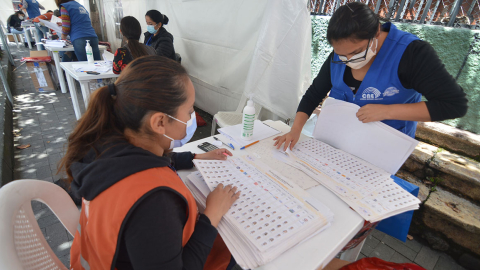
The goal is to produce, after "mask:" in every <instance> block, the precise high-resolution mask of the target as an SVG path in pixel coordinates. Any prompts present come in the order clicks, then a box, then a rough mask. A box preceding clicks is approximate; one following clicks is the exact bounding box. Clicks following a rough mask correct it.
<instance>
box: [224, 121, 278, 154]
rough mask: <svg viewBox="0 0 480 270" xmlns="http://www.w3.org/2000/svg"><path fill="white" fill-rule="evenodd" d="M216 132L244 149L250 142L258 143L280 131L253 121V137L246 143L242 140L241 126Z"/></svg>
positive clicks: (229, 127)
mask: <svg viewBox="0 0 480 270" xmlns="http://www.w3.org/2000/svg"><path fill="white" fill-rule="evenodd" d="M218 132H220V134H222V135H223V136H225V137H227V138H228V139H230V140H231V141H233V142H234V143H235V144H237V145H238V146H240V147H244V146H246V145H248V144H250V143H252V142H256V141H260V140H263V139H266V138H268V137H271V136H274V135H277V134H279V133H280V131H278V130H276V129H274V128H272V127H270V126H268V125H266V124H265V123H262V121H260V120H255V122H254V126H253V136H252V137H250V138H251V139H250V140H248V141H247V140H244V139H242V136H241V134H242V124H238V125H234V126H228V127H224V128H220V129H218Z"/></svg>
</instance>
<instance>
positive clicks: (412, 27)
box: [311, 16, 480, 134]
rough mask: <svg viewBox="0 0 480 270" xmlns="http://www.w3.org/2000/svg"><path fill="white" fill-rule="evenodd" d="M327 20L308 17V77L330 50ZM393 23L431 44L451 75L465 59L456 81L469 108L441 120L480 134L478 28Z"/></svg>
mask: <svg viewBox="0 0 480 270" xmlns="http://www.w3.org/2000/svg"><path fill="white" fill-rule="evenodd" d="M329 19H330V17H327V16H314V17H312V62H311V64H312V79H313V78H315V77H316V75H317V73H318V72H319V71H320V68H321V66H322V64H323V62H324V61H325V59H326V58H327V56H328V55H329V54H330V52H331V51H332V48H331V46H330V45H329V44H328V42H327V40H326V30H327V26H328V22H329ZM395 25H396V26H397V27H398V28H399V29H400V30H403V31H407V32H410V33H412V34H415V35H417V36H418V37H419V38H421V39H423V40H425V41H428V42H429V43H430V44H432V46H433V47H434V48H435V50H436V52H437V54H438V56H439V57H440V59H442V61H443V63H444V64H445V67H446V69H447V70H448V72H449V73H450V74H451V75H452V76H453V77H456V76H457V75H458V73H459V70H460V68H461V67H462V66H463V63H464V60H466V62H465V65H464V67H463V69H462V71H461V73H460V76H459V78H458V80H457V81H458V83H459V84H460V85H461V86H462V87H463V89H464V91H465V92H466V93H467V97H468V100H469V106H470V109H469V111H468V113H467V115H466V116H465V117H462V118H460V119H454V120H447V121H444V123H446V124H448V125H451V126H454V127H457V128H460V129H463V130H468V131H471V132H473V133H477V134H480V110H477V109H476V108H480V75H479V74H480V38H478V37H479V36H480V31H478V30H475V31H474V30H468V29H457V28H447V27H441V26H432V25H419V24H404V23H395ZM475 35H477V39H475ZM469 52H470V54H469ZM467 54H468V57H466V56H467Z"/></svg>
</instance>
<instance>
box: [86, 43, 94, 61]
mask: <svg viewBox="0 0 480 270" xmlns="http://www.w3.org/2000/svg"><path fill="white" fill-rule="evenodd" d="M85 52H86V53H87V61H88V63H89V64H93V50H92V46H90V40H87V46H85Z"/></svg>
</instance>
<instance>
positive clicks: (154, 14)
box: [145, 9, 169, 25]
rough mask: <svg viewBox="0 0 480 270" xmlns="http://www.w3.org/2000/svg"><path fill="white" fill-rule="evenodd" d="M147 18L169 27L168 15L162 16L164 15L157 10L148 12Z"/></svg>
mask: <svg viewBox="0 0 480 270" xmlns="http://www.w3.org/2000/svg"><path fill="white" fill-rule="evenodd" d="M145 16H148V17H150V19H151V20H152V21H154V22H155V23H156V24H159V23H161V24H165V25H167V24H168V21H169V19H168V17H167V15H165V14H162V13H160V11H158V10H155V9H152V10H149V11H147V13H146V14H145Z"/></svg>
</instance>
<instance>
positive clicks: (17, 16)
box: [7, 10, 33, 48]
mask: <svg viewBox="0 0 480 270" xmlns="http://www.w3.org/2000/svg"><path fill="white" fill-rule="evenodd" d="M24 19H25V13H23V12H22V11H20V10H19V11H16V12H15V13H14V14H12V15H10V17H8V19H7V31H8V32H9V33H12V34H23V36H24V41H25V48H28V43H27V40H29V39H30V40H32V37H31V35H30V31H25V29H23V28H22V21H23V20H24ZM26 35H28V37H29V39H27V36H26ZM32 43H33V42H32Z"/></svg>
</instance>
